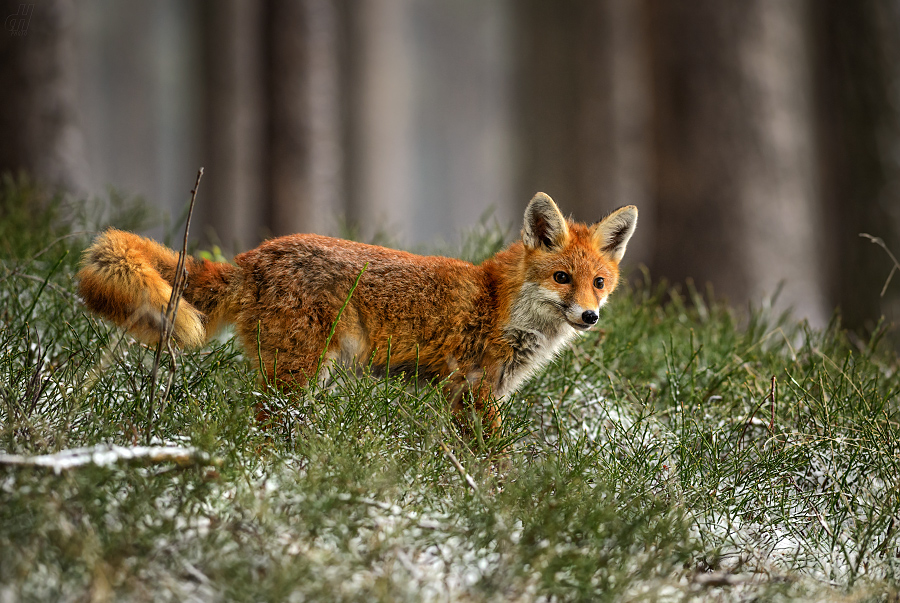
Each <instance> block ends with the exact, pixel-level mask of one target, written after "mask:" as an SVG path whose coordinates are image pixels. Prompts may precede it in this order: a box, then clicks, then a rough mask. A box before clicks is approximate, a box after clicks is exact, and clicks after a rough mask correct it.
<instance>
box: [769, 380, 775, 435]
mask: <svg viewBox="0 0 900 603" xmlns="http://www.w3.org/2000/svg"><path fill="white" fill-rule="evenodd" d="M769 400H770V401H771V408H772V418H771V420H770V421H769V433H771V434H772V435H775V375H772V389H771V390H770V391H769Z"/></svg>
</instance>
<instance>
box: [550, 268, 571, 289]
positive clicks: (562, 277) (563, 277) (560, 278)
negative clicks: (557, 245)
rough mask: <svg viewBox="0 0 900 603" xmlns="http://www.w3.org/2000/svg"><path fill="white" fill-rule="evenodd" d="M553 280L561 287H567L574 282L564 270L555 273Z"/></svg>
mask: <svg viewBox="0 0 900 603" xmlns="http://www.w3.org/2000/svg"><path fill="white" fill-rule="evenodd" d="M553 280H555V281H556V282H557V283H559V284H560V285H565V284H566V283H568V282H569V281H571V280H572V277H571V276H569V274H568V273H567V272H563V271H562V270H560V271H558V272H554V273H553Z"/></svg>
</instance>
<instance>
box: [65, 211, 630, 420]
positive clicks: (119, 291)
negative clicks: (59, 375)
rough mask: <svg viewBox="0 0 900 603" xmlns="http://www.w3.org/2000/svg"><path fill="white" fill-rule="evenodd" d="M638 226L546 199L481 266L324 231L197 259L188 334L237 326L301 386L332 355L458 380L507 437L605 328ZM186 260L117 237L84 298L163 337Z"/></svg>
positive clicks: (201, 336) (271, 366)
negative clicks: (582, 214) (525, 386)
mask: <svg viewBox="0 0 900 603" xmlns="http://www.w3.org/2000/svg"><path fill="white" fill-rule="evenodd" d="M636 221H637V209H636V208H634V207H633V206H628V207H624V208H622V209H619V210H617V211H616V212H614V213H613V214H611V215H610V216H608V217H607V218H605V219H604V220H603V221H601V222H600V223H598V224H595V225H593V226H587V225H584V224H579V223H575V222H572V221H570V220H569V221H567V220H565V219H564V218H563V217H562V214H560V213H559V210H558V209H557V207H556V205H555V203H553V201H552V200H551V199H550V197H548V196H547V195H544V194H543V193H538V194H537V195H535V197H534V199H532V201H531V203H529V205H528V208H527V209H526V212H525V225H524V228H523V231H522V235H523V237H522V240H521V241H518V242H516V243H513V244H512V245H511V246H509V247H508V248H506V249H505V250H503V251H501V252H499V253H498V254H496V255H495V256H494V257H492V258H489V259H488V260H486V261H484V262H483V263H482V264H480V265H478V266H475V265H473V264H470V263H468V262H463V261H460V260H455V259H451V258H445V257H424V256H419V255H414V254H411V253H407V252H404V251H396V250H393V249H387V248H384V247H378V246H373V245H365V244H362V243H355V242H351V241H345V240H341V239H334V238H330V237H325V236H319V235H314V234H305V235H291V236H286V237H281V238H277V239H273V240H270V241H266V242H265V243H263V244H262V245H260V246H259V247H257V248H256V249H253V250H251V251H247V252H245V253H242V254H240V255H238V256H237V257H236V258H235V263H236V265H231V264H221V263H213V262H209V261H197V260H194V259H192V258H189V259H188V260H187V262H186V269H187V272H188V280H187V287H186V289H185V291H184V296H183V300H182V301H181V302H180V306H179V312H178V316H177V318H176V325H175V330H174V332H175V340H176V341H177V342H178V343H179V344H180V345H183V346H186V347H196V346H199V345H201V344H202V343H203V342H204V341H205V340H206V339H208V338H209V337H210V336H211V335H212V334H213V333H214V332H215V330H216V329H217V328H218V327H219V326H220V325H221V324H223V323H225V322H230V323H233V324H234V325H235V327H236V330H237V334H238V337H239V338H240V340H241V343H242V344H243V346H244V349H245V350H246V352H247V354H248V355H250V356H253V357H255V356H256V355H257V353H259V354H260V356H261V359H262V363H263V367H264V370H265V371H266V373H268V374H267V377H268V379H269V380H270V382H271V381H277V382H279V383H284V384H287V385H294V386H304V385H305V384H306V383H307V381H308V380H309V379H310V378H311V377H312V376H313V374H314V373H315V371H316V369H317V365H318V363H319V359H320V357H321V356H322V354H323V351H324V353H325V359H326V360H327V361H328V363H331V362H339V363H344V364H347V365H353V364H356V363H363V364H365V363H368V362H369V361H371V363H372V366H373V367H374V368H375V369H376V370H379V371H382V372H383V371H384V370H386V367H387V364H388V360H390V369H391V372H392V373H394V374H397V373H400V372H404V371H405V372H406V373H407V374H413V373H416V374H417V375H418V377H419V378H421V379H425V380H430V379H445V380H446V383H447V386H446V387H447V392H448V395H449V396H450V399H451V401H452V404H453V410H454V411H455V412H457V413H460V412H462V411H463V409H464V406H465V404H464V396H463V394H464V393H465V392H466V391H469V392H471V393H472V396H473V400H474V406H475V410H476V411H477V412H478V413H479V414H480V416H481V419H482V421H483V424H484V425H485V426H486V427H487V428H489V429H494V428H497V427H498V426H499V424H500V419H499V416H498V415H497V413H496V410H495V407H494V405H493V402H492V400H493V399H495V398H500V397H502V396H505V395H508V394H510V393H511V392H513V391H514V390H515V389H516V388H517V387H518V386H519V385H520V384H521V383H522V381H523V380H524V379H525V378H527V377H528V376H529V375H530V374H532V373H533V372H534V371H535V370H537V369H539V368H541V367H542V366H543V365H544V364H546V362H547V361H549V360H550V359H551V358H552V357H553V356H554V355H555V354H556V353H557V352H558V351H559V350H560V349H561V348H562V347H563V346H564V345H565V343H566V342H568V341H569V340H570V339H571V338H572V337H573V336H574V335H575V334H576V333H577V332H578V331H583V330H587V329H589V328H590V327H591V326H593V324H594V323H595V322H596V320H597V318H596V313H597V311H598V310H599V308H600V307H601V306H602V305H603V303H604V302H605V301H606V298H607V296H608V295H609V294H610V293H612V291H613V290H614V289H615V287H616V284H617V283H618V277H619V269H618V264H619V260H620V259H621V257H622V254H623V253H624V251H625V245H626V244H627V242H628V239H629V238H630V236H631V234H632V232H633V231H634V227H635V225H636ZM177 258H178V256H177V254H176V253H175V252H173V251H171V250H169V249H167V248H165V247H163V246H161V245H159V244H157V243H155V242H153V241H150V240H148V239H144V238H142V237H139V236H137V235H134V234H131V233H126V232H122V231H117V230H108V231H107V232H105V233H103V234H102V235H100V236H99V237H98V238H97V240H96V241H95V242H94V244H93V245H92V246H91V247H89V248H88V249H87V250H86V251H85V254H84V259H83V262H82V266H83V267H82V269H81V272H80V273H79V277H80V291H81V295H82V297H83V298H84V301H85V304H86V305H87V306H88V308H90V309H91V310H92V311H94V312H96V313H97V314H100V315H102V316H104V317H106V318H108V319H110V320H112V321H113V322H115V323H116V324H119V325H120V326H123V327H126V328H127V329H128V330H129V331H130V332H132V333H133V334H134V335H135V336H136V337H138V338H139V339H141V340H142V341H146V342H154V341H157V340H158V339H159V332H160V325H161V324H162V320H163V319H162V315H163V313H164V311H165V305H166V303H167V302H168V298H169V295H170V293H171V284H172V282H173V281H174V274H175V264H176V262H177ZM364 268H365V269H364ZM558 273H564V274H565V275H567V277H566V278H563V277H561V276H559V274H558ZM360 274H361V276H360ZM358 276H359V284H358V286H357V288H356V290H355V291H354V292H353V294H352V296H350V300H349V303H347V306H346V308H345V310H344V312H343V314H342V315H341V316H340V320H337V323H336V324H335V321H336V319H337V317H338V312H339V311H340V308H341V307H342V306H343V305H344V302H345V301H346V300H347V298H348V294H349V292H350V290H351V288H352V287H353V284H354V282H355V281H356V279H357V277H358ZM598 277H600V278H602V279H603V283H602V285H603V286H602V288H597V287H596V286H595V285H597V284H598V281H597V280H596V279H597V278H598ZM567 279H568V280H567ZM332 325H334V335H333V337H332V339H331V340H330V341H329V342H327V346H328V347H327V350H325V349H324V348H325V346H326V341H327V339H328V334H329V332H330V331H331V328H332ZM325 368H326V369H327V366H326V367H325Z"/></svg>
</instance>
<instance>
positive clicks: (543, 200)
mask: <svg viewBox="0 0 900 603" xmlns="http://www.w3.org/2000/svg"><path fill="white" fill-rule="evenodd" d="M568 238H569V228H568V227H567V226H566V219H565V218H564V217H563V215H562V213H560V211H559V208H558V207H556V203H554V202H553V199H551V198H550V197H549V195H546V194H544V193H538V194H536V195H535V196H534V197H533V198H532V199H531V201H530V202H529V203H528V207H527V208H525V226H524V227H523V228H522V242H523V243H525V247H527V248H528V249H537V248H538V247H540V246H541V245H543V246H544V248H545V249H547V250H553V249H557V248H559V247H562V246H563V245H565V243H566V240H567V239H568Z"/></svg>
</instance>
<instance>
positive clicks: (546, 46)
mask: <svg viewBox="0 0 900 603" xmlns="http://www.w3.org/2000/svg"><path fill="white" fill-rule="evenodd" d="M608 5H609V2H606V1H603V2H579V1H569V0H561V1H555V2H545V1H543V0H525V1H523V2H517V3H516V5H515V7H514V12H513V17H514V18H516V19H517V23H516V24H515V28H516V34H517V35H516V36H515V44H516V50H515V52H514V53H513V56H515V57H517V58H518V65H517V66H516V69H517V77H516V92H515V94H514V97H513V102H515V103H516V104H517V113H518V115H517V118H518V123H517V129H518V131H519V144H518V146H517V149H516V151H517V153H518V156H519V157H518V160H519V162H518V163H519V171H518V174H517V176H518V178H517V180H518V182H517V184H516V188H517V196H518V198H519V202H520V204H521V205H522V206H524V204H526V203H527V202H528V199H530V198H531V195H533V194H534V193H535V192H537V191H538V190H541V191H544V192H546V193H547V194H549V195H550V196H551V197H553V198H554V199H555V200H556V201H557V202H558V203H559V204H560V205H561V207H562V208H563V209H564V211H565V212H567V213H568V212H573V213H574V215H575V216H576V217H577V218H579V219H582V220H592V221H596V220H598V219H599V218H600V217H601V211H602V209H601V208H605V209H611V208H612V206H613V204H614V201H613V199H612V192H613V188H612V187H611V186H610V183H611V182H612V181H613V165H614V161H613V144H612V142H611V132H612V128H613V119H612V117H613V114H612V107H611V98H612V95H611V94H610V90H611V88H612V87H611V82H612V59H611V48H610V37H611V28H610V16H609V14H608V13H609V10H608V8H609V6H608Z"/></svg>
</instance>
